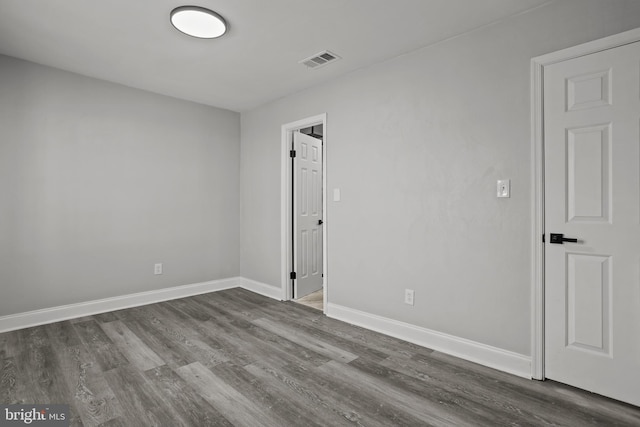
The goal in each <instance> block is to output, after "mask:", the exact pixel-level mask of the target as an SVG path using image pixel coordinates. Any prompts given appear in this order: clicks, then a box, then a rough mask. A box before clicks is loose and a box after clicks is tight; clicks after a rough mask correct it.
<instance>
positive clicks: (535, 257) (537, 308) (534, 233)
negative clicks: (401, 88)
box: [530, 28, 640, 380]
mask: <svg viewBox="0 0 640 427" xmlns="http://www.w3.org/2000/svg"><path fill="white" fill-rule="evenodd" d="M638 41H640V28H638V29H634V30H630V31H625V32H623V33H620V34H615V35H612V36H609V37H605V38H602V39H599V40H595V41H592V42H588V43H584V44H581V45H578V46H574V47H570V48H567V49H563V50H560V51H557V52H553V53H549V54H546V55H542V56H538V57H535V58H533V59H532V60H531V94H530V96H531V159H532V160H531V161H532V165H531V166H532V167H531V171H532V172H531V198H532V200H531V204H532V207H533V219H534V220H533V223H532V226H531V237H532V247H531V249H532V257H531V377H532V378H533V379H538V380H542V379H544V378H545V367H544V272H545V266H544V243H543V241H542V239H543V235H544V232H545V225H544V213H545V207H544V196H545V195H544V108H543V107H544V103H543V91H544V85H543V76H544V67H545V66H549V65H551V64H555V63H558V62H562V61H566V60H569V59H574V58H578V57H581V56H585V55H590V54H593V53H597V52H601V51H603V50H608V49H613V48H617V47H620V46H624V45H627V44H630V43H635V42H638ZM602 78H604V77H602ZM602 98H604V99H601V100H600V101H598V100H596V99H592V100H585V103H583V104H582V105H581V106H580V107H584V108H588V107H591V106H592V105H591V104H593V103H602V102H606V94H603V97H602Z"/></svg>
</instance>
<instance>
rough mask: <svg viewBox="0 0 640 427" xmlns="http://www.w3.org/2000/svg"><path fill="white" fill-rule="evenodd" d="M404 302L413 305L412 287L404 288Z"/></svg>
mask: <svg viewBox="0 0 640 427" xmlns="http://www.w3.org/2000/svg"><path fill="white" fill-rule="evenodd" d="M404 303H405V304H409V305H413V289H405V290H404Z"/></svg>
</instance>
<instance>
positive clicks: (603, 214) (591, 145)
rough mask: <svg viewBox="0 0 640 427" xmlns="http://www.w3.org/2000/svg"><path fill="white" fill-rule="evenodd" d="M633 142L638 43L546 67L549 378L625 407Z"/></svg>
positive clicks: (637, 234)
mask: <svg viewBox="0 0 640 427" xmlns="http://www.w3.org/2000/svg"><path fill="white" fill-rule="evenodd" d="M639 141H640V42H636V43H631V44H627V45H624V46H621V47H617V48H614V49H609V50H604V51H600V52H597V53H593V54H590V55H585V56H580V57H578V58H574V59H569V60H566V61H562V62H558V63H555V64H552V65H549V66H545V69H544V154H545V160H544V174H545V175H544V179H545V201H544V206H545V228H546V231H548V233H547V235H546V236H545V237H546V249H545V341H546V342H545V368H546V377H547V378H550V379H553V380H556V381H561V382H563V383H566V384H570V385H573V386H576V387H580V388H583V389H586V390H589V391H592V392H595V393H599V394H602V395H604V396H608V397H612V398H614V399H618V400H622V401H624V402H627V403H630V404H632V405H640V209H639V208H640V182H639V181H640V144H639ZM549 233H551V234H549Z"/></svg>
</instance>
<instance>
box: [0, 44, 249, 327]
mask: <svg viewBox="0 0 640 427" xmlns="http://www.w3.org/2000/svg"><path fill="white" fill-rule="evenodd" d="M239 144H240V117H239V114H237V113H234V112H230V111H226V110H220V109H216V108H212V107H207V106H203V105H199V104H194V103H190V102H185V101H180V100H177V99H173V98H169V97H165V96H160V95H155V94H151V93H148V92H143V91H139V90H135V89H131V88H127V87H124V86H120V85H116V84H111V83H107V82H103V81H99V80H95V79H90V78H86V77H82V76H79V75H76V74H72V73H68V72H64V71H60V70H56V69H52V68H48V67H43V66H40V65H36V64H33V63H29V62H24V61H20V60H17V59H13V58H9V57H6V56H0V316H2V315H8V314H12V313H19V312H24V311H29V310H34V309H40V308H46V307H53V306H59V305H63V304H69V303H76V302H82V301H88V300H94V299H99V298H106V297H111V296H119V295H125V294H130V293H135V292H142V291H149V290H155V289H160V288H165V287H170V286H178V285H186V284H191V283H198V282H203V281H207V280H212V279H221V278H227V277H233V276H237V275H238V273H239V259H238V258H239V246H238V242H239V221H238V215H239V155H240V147H239ZM156 262H162V263H163V264H164V274H163V275H160V276H154V275H153V264H154V263H156Z"/></svg>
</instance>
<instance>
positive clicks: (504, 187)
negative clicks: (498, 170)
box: [498, 179, 511, 197]
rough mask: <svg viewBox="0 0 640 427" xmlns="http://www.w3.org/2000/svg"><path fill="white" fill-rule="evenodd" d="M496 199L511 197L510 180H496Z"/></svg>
mask: <svg viewBox="0 0 640 427" xmlns="http://www.w3.org/2000/svg"><path fill="white" fill-rule="evenodd" d="M498 197H511V180H510V179H499V180H498Z"/></svg>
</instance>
